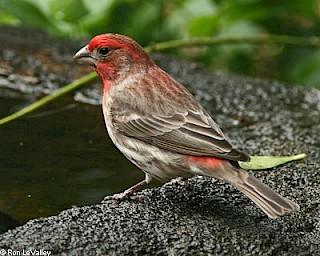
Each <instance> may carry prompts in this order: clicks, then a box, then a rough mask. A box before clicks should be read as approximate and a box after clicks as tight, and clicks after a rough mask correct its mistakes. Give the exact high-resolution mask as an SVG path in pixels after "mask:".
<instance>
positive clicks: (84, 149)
mask: <svg viewBox="0 0 320 256" xmlns="http://www.w3.org/2000/svg"><path fill="white" fill-rule="evenodd" d="M0 100H1V108H0V115H1V116H5V115H7V114H8V113H9V112H12V111H13V110H14V109H16V108H17V107H21V106H22V105H25V104H28V103H29V102H27V101H26V100H21V99H19V100H16V99H5V98H1V97H0ZM53 110H54V111H53ZM59 110H60V111H59ZM0 142H1V146H0V177H1V179H0V213H1V214H4V217H1V215H0V226H1V224H2V225H4V223H6V222H8V219H10V220H14V221H13V223H16V222H18V223H23V222H25V221H27V220H29V219H33V218H37V217H41V216H50V215H54V214H58V213H59V212H60V211H61V210H62V209H66V208H70V207H72V206H73V205H90V204H95V203H98V202H99V201H101V200H102V199H103V197H104V196H106V195H110V194H113V193H116V192H121V191H123V190H124V189H125V188H127V187H129V186H130V185H132V184H134V183H135V182H138V181H139V180H141V179H142V178H143V173H142V172H141V171H139V170H138V169H137V168H136V167H134V166H133V165H131V164H130V163H129V162H128V161H127V160H126V159H125V158H124V157H123V156H122V155H121V154H120V153H119V152H118V150H117V149H116V148H115V147H114V145H113V144H112V142H111V141H110V139H109V138H108V136H107V133H106V129H105V127H104V123H103V119H102V114H101V107H100V106H93V105H87V104H82V103H75V102H74V101H73V100H72V98H71V97H70V99H68V98H64V99H62V100H60V101H59V102H58V103H54V104H51V105H49V106H48V107H47V108H46V109H41V110H40V111H38V112H37V113H35V114H34V115H31V116H28V117H27V118H23V119H20V120H17V121H14V122H11V123H8V124H5V125H3V126H0ZM9 226H10V225H9ZM0 230H1V229H0Z"/></svg>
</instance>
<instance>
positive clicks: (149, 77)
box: [74, 34, 299, 218]
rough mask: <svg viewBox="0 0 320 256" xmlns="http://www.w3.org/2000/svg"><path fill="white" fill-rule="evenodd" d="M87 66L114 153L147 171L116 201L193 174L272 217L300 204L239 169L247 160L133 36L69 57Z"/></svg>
mask: <svg viewBox="0 0 320 256" xmlns="http://www.w3.org/2000/svg"><path fill="white" fill-rule="evenodd" d="M74 59H75V60H76V61H78V62H80V63H87V64H90V65H92V66H93V67H94V68H95V70H96V72H97V73H98V75H99V77H100V79H101V81H102V83H103V86H104V90H103V102H102V108H103V114H104V119H105V124H106V127H107V130H108V133H109V136H110V138H111V140H112V141H113V143H114V144H115V145H116V146H117V147H118V149H119V150H120V151H121V152H122V153H123V154H124V155H125V156H126V157H127V158H128V159H129V160H130V161H131V162H132V163H134V164H135V165H136V166H138V167H139V168H140V169H142V171H143V172H144V173H145V179H144V180H143V181H141V182H139V183H137V184H136V185H134V186H132V187H130V188H129V189H127V190H125V191H124V192H123V193H120V194H116V195H114V198H118V199H120V198H125V197H129V196H131V195H132V194H133V193H134V192H136V191H138V190H140V189H142V188H143V187H145V185H147V184H148V183H150V182H151V180H152V179H158V180H160V181H163V182H167V181H169V180H171V179H173V178H177V177H190V176H194V175H201V176H209V177H214V178H217V179H220V180H223V181H226V182H229V183H230V184H232V185H233V186H234V187H236V188H237V189H238V190H240V191H241V192H242V193H244V194H245V195H246V196H247V197H249V198H250V199H251V200H252V201H253V202H254V203H256V204H257V205H258V206H259V207H260V208H261V210H262V211H263V212H265V213H266V214H267V215H268V216H269V217H270V218H277V217H279V216H281V215H284V214H286V213H289V212H292V211H297V210H298V209H299V206H298V205H297V204H295V203H294V202H292V201H290V200H289V199H286V198H284V197H282V196H280V195H279V194H277V193H276V192H274V191H273V190H272V189H271V188H269V187H268V186H266V185H265V184H263V183H262V182H260V181H259V180H258V179H256V178H255V177H254V176H252V175H251V174H249V173H248V172H246V171H244V170H242V169H241V168H240V167H239V165H238V163H237V161H249V160H250V157H249V156H248V155H247V154H245V153H243V152H241V151H239V150H237V149H235V148H234V147H233V146H232V145H231V144H230V143H229V142H228V140H227V139H226V137H225V135H224V134H223V133H222V131H221V130H220V128H219V127H218V125H217V124H216V123H215V121H214V120H213V119H212V118H211V117H210V116H209V115H208V113H207V112H206V111H205V110H204V109H203V108H202V107H201V105H200V104H199V103H198V102H197V101H196V99H195V98H194V97H193V96H192V95H191V93H190V92H188V91H187V89H186V88H185V87H184V86H183V85H181V84H180V83H178V82H177V81H176V80H174V79H173V78H172V77H171V76H170V75H169V74H167V73H166V72H165V71H163V70H162V69H161V68H159V67H158V66H157V65H156V64H155V63H154V62H153V60H152V59H151V58H150V57H149V56H148V54H147V53H146V52H145V51H144V50H143V48H142V47H141V46H140V45H139V44H138V43H136V42H135V41H134V40H132V39H131V38H128V37H126V36H123V35H118V34H103V35H98V36H96V37H94V38H93V39H92V40H91V41H90V43H89V44H88V45H86V46H85V47H83V48H82V49H80V50H79V51H78V52H77V53H76V54H75V56H74Z"/></svg>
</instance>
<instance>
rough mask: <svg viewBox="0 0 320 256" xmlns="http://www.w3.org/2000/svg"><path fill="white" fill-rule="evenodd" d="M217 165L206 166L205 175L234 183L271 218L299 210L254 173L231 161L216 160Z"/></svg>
mask: <svg viewBox="0 0 320 256" xmlns="http://www.w3.org/2000/svg"><path fill="white" fill-rule="evenodd" d="M211 162H212V161H211ZM215 165H216V166H215V168H214V169H213V168H210V169H209V168H206V171H204V172H205V173H204V175H206V176H211V177H215V178H218V179H221V180H224V181H226V182H228V183H230V184H232V185H233V186H234V187H236V188H237V189H238V190H240V191H241V192H242V193H243V194H245V195H246V196H247V197H249V198H250V199H251V200H252V201H253V202H254V203H255V204H256V205H258V206H259V207H260V208H261V210H262V211H263V212H264V213H265V214H267V215H268V217H269V218H271V219H275V218H277V217H280V216H282V215H285V214H287V213H290V212H294V211H299V206H298V205H297V204H296V203H294V202H292V201H291V200H289V199H287V198H284V197H283V196H281V195H279V194H278V193H276V192H275V191H273V190H272V189H271V188H270V187H268V186H267V185H265V184H263V183H262V182H261V181H259V180H258V179H257V178H255V177H254V176H253V175H251V174H250V173H248V172H246V171H245V170H242V169H240V168H237V167H235V166H233V165H232V164H231V163H230V162H229V161H225V160H220V161H219V162H217V161H215ZM206 167H209V166H208V165H207V166H206Z"/></svg>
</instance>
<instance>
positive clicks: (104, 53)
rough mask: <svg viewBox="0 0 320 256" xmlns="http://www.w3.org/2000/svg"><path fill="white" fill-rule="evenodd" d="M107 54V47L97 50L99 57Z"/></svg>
mask: <svg viewBox="0 0 320 256" xmlns="http://www.w3.org/2000/svg"><path fill="white" fill-rule="evenodd" d="M108 52H109V49H108V48H107V47H102V48H100V49H99V53H100V54H101V55H106V54H107V53H108Z"/></svg>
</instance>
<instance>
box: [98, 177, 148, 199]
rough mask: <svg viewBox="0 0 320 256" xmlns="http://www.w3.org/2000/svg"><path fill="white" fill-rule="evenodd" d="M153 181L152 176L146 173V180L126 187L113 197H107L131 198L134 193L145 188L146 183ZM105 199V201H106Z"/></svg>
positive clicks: (108, 197)
mask: <svg viewBox="0 0 320 256" xmlns="http://www.w3.org/2000/svg"><path fill="white" fill-rule="evenodd" d="M151 181H152V177H151V176H150V175H149V174H147V173H146V175H145V178H144V180H142V181H140V182H138V183H137V184H135V185H133V186H132V187H130V188H128V189H126V190H125V191H123V192H122V193H119V194H114V195H112V196H111V197H110V196H107V197H106V198H105V199H111V198H112V199H119V200H120V199H124V198H129V197H131V196H132V194H133V193H135V192H137V191H139V190H141V189H143V188H144V187H145V186H146V185H148V184H149V183H150V182H151ZM105 199H104V200H105ZM104 200H103V201H104Z"/></svg>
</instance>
